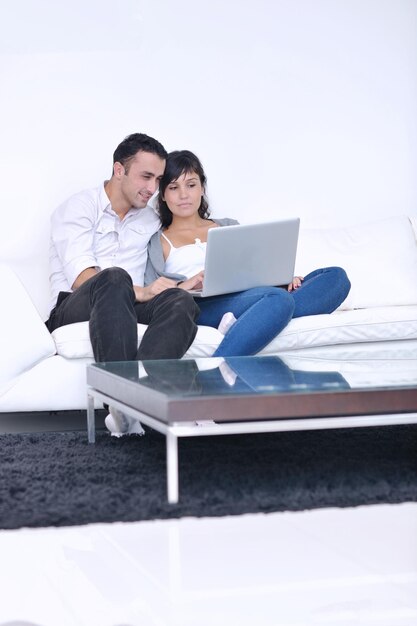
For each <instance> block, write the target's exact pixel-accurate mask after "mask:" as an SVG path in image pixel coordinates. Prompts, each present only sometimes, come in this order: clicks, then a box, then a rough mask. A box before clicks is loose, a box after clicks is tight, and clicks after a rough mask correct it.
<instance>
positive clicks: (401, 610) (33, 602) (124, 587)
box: [0, 503, 417, 626]
mask: <svg viewBox="0 0 417 626" xmlns="http://www.w3.org/2000/svg"><path fill="white" fill-rule="evenodd" d="M0 555H1V565H0V590H1V602H0V626H5V625H6V624H8V625H9V624H10V625H11V624H13V626H23V625H25V626H28V625H29V624H31V625H32V624H33V625H36V626H139V625H140V626H151V625H152V626H165V625H170V626H171V625H175V626H217V625H220V626H222V625H226V624H227V625H230V624H236V625H237V624H239V626H249V625H251V626H253V625H257V626H258V625H260V626H290V625H291V626H317V625H319V626H321V625H323V626H324V625H326V626H338V625H340V626H358V625H364V626H368V625H377V626H416V624H417V504H412V503H409V504H402V505H395V506H393V505H380V506H369V507H359V508H357V509H322V510H317V511H310V512H305V513H277V514H268V515H263V514H259V515H247V516H240V517H224V518H212V519H207V518H204V519H191V518H188V519H182V520H168V521H154V522H139V523H131V524H108V525H101V524H97V525H90V526H78V527H68V528H61V529H57V528H49V529H39V530H30V529H22V530H18V531H2V532H0Z"/></svg>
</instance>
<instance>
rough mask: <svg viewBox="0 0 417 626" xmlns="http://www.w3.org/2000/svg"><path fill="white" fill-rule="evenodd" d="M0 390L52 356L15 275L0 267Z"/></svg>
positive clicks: (45, 332) (48, 337)
mask: <svg viewBox="0 0 417 626" xmlns="http://www.w3.org/2000/svg"><path fill="white" fill-rule="evenodd" d="M0 285H1V290H2V294H3V296H2V301H1V307H0V386H2V385H4V384H5V383H7V382H8V381H10V380H11V379H13V378H15V377H16V376H19V375H20V374H22V373H23V372H25V371H26V370H28V369H30V368H31V367H33V366H34V365H36V363H39V361H41V360H42V359H45V358H47V357H49V356H52V355H53V354H55V353H56V349H55V343H54V341H53V339H52V337H51V335H50V333H49V332H48V330H47V328H46V326H45V324H44V322H43V321H42V318H41V316H40V315H39V313H38V311H37V309H36V307H35V306H34V304H33V302H32V300H31V298H30V296H29V295H28V293H27V291H26V289H25V288H24V286H23V285H22V283H21V281H20V279H19V278H18V277H17V275H16V274H15V272H14V271H13V270H12V269H11V268H10V267H8V266H7V265H4V264H0Z"/></svg>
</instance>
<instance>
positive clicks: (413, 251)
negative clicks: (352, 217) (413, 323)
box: [296, 215, 417, 309]
mask: <svg viewBox="0 0 417 626" xmlns="http://www.w3.org/2000/svg"><path fill="white" fill-rule="evenodd" d="M331 265H339V266H341V267H343V268H344V269H345V270H346V272H347V274H348V276H349V278H350V281H351V283H352V288H351V291H350V293H349V295H348V297H347V298H346V300H345V301H344V302H343V303H342V305H341V306H340V307H339V308H340V309H362V308H367V307H380V306H390V305H409V304H417V243H416V237H415V233H414V229H413V227H412V224H411V221H410V219H409V218H408V217H407V216H405V215H404V216H396V217H392V218H386V219H381V220H376V221H374V222H368V223H364V224H360V225H357V226H350V227H347V228H333V229H320V230H319V229H317V230H316V229H306V230H303V229H301V231H300V238H299V243H298V252H297V263H296V274H297V275H298V274H299V275H301V276H305V275H306V274H307V273H308V272H310V271H311V270H313V269H316V268H318V267H326V266H331Z"/></svg>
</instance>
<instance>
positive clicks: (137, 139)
mask: <svg viewBox="0 0 417 626" xmlns="http://www.w3.org/2000/svg"><path fill="white" fill-rule="evenodd" d="M137 152H150V153H151V154H156V155H157V156H159V157H160V158H161V159H164V160H165V159H166V158H167V156H168V153H167V151H166V150H165V148H164V146H163V145H162V144H161V143H159V141H157V140H156V139H154V138H153V137H149V136H148V135H145V134H144V133H133V134H132V135H128V136H127V137H125V138H124V139H123V141H122V142H121V143H119V145H118V146H117V148H116V150H115V151H114V153H113V165H114V163H121V164H122V165H123V166H124V168H125V170H126V173H127V171H128V169H129V164H130V162H131V161H132V159H133V158H134V156H135V154H136V153H137Z"/></svg>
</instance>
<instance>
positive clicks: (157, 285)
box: [133, 276, 177, 302]
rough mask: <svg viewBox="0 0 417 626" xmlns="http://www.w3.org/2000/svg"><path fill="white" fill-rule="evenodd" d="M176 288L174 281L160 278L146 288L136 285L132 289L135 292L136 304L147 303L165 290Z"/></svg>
mask: <svg viewBox="0 0 417 626" xmlns="http://www.w3.org/2000/svg"><path fill="white" fill-rule="evenodd" d="M176 286H177V281H176V280H172V279H171V278H164V277H163V276H161V278H157V279H156V280H154V281H153V283H150V284H149V285H147V286H146V287H138V286H137V285H134V286H133V289H134V290H135V296H136V300H137V301H138V302H147V301H148V300H152V298H154V297H155V296H157V295H158V294H159V293H162V292H163V291H165V290H166V289H172V288H173V287H176Z"/></svg>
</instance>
